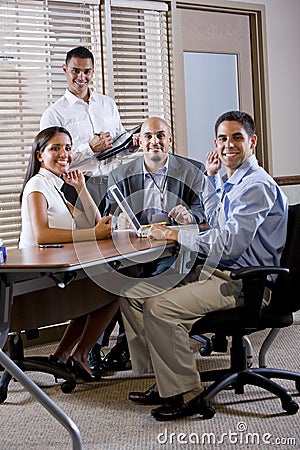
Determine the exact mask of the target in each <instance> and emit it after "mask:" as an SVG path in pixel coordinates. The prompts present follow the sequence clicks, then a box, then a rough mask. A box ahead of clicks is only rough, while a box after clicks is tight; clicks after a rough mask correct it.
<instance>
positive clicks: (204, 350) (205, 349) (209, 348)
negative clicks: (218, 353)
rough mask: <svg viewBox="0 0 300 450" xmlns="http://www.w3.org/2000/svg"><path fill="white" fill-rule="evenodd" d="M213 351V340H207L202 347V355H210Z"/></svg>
mask: <svg viewBox="0 0 300 450" xmlns="http://www.w3.org/2000/svg"><path fill="white" fill-rule="evenodd" d="M212 351H213V343H212V341H211V340H209V341H207V342H206V344H205V345H204V346H203V347H200V349H199V353H200V355H201V356H209V355H210V354H211V352H212Z"/></svg>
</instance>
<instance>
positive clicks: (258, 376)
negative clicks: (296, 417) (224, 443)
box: [200, 368, 300, 418]
mask: <svg viewBox="0 0 300 450" xmlns="http://www.w3.org/2000/svg"><path fill="white" fill-rule="evenodd" d="M200 376H201V380H202V381H211V380H216V381H214V383H212V384H211V385H210V386H209V387H208V388H207V389H206V390H205V391H204V392H203V394H201V396H200V402H201V408H200V409H201V414H202V415H203V418H212V417H213V416H214V413H213V412H212V410H213V409H214V408H212V407H211V405H210V401H211V400H212V399H213V398H214V397H215V396H216V395H217V394H218V393H219V392H221V391H222V390H224V389H227V388H228V387H232V388H234V390H235V393H236V394H243V393H244V386H246V385H253V386H258V387H261V388H262V389H265V390H266V391H268V392H271V393H272V394H274V395H275V396H277V397H278V398H279V399H280V400H281V406H282V409H284V410H285V411H286V412H287V413H288V414H290V415H292V414H296V413H297V411H298V410H299V405H298V404H297V403H296V402H295V401H294V400H293V399H292V396H291V394H290V393H289V392H288V391H287V390H286V389H285V388H283V387H282V386H280V385H279V384H278V383H276V382H274V381H272V380H271V378H276V379H285V380H292V381H295V384H296V389H297V391H298V393H299V394H300V374H299V373H297V372H291V371H285V370H280V369H273V368H251V369H244V370H242V371H240V372H229V371H228V370H227V373H226V370H219V371H218V370H215V371H207V372H203V373H201V374H200Z"/></svg>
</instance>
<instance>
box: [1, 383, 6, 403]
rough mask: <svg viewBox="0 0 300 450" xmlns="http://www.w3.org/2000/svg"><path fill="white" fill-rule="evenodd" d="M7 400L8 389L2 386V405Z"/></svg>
mask: <svg viewBox="0 0 300 450" xmlns="http://www.w3.org/2000/svg"><path fill="white" fill-rule="evenodd" d="M6 399H7V388H6V387H3V386H0V403H4V402H5V400H6Z"/></svg>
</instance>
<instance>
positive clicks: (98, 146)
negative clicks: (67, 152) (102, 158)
mask: <svg viewBox="0 0 300 450" xmlns="http://www.w3.org/2000/svg"><path fill="white" fill-rule="evenodd" d="M89 144H90V147H91V149H92V150H93V152H95V153H102V152H104V150H107V149H108V148H112V144H113V140H112V137H111V135H110V133H109V131H107V132H105V133H104V132H103V131H102V132H101V133H95V136H94V137H93V139H92V140H91V141H90V142H89Z"/></svg>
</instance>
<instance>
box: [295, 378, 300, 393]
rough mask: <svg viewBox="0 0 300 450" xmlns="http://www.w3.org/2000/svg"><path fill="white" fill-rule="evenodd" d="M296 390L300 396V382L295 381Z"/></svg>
mask: <svg viewBox="0 0 300 450" xmlns="http://www.w3.org/2000/svg"><path fill="white" fill-rule="evenodd" d="M296 389H297V391H298V392H299V394H300V381H296Z"/></svg>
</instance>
